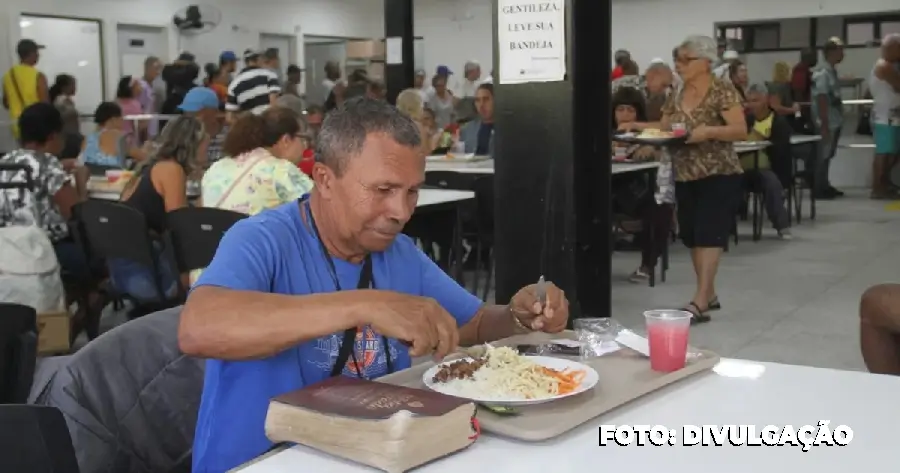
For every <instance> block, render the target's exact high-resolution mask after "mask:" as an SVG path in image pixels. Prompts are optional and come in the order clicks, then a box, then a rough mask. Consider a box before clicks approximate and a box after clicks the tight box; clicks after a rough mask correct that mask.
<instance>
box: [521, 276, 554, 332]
mask: <svg viewBox="0 0 900 473" xmlns="http://www.w3.org/2000/svg"><path fill="white" fill-rule="evenodd" d="M545 288H546V291H547V294H546V301H545V304H544V305H541V301H539V300H538V297H537V293H536V289H537V285H536V284H531V285H529V286H525V287H523V288H522V289H520V290H519V292H517V293H516V295H514V296H513V297H512V300H511V301H509V309H510V310H511V311H512V313H513V317H516V318H517V319H519V322H522V325H524V326H526V327H529V328H531V329H532V330H540V331H542V332H547V333H558V332H561V331H563V330H564V329H565V328H566V323H567V322H568V321H569V300H568V299H566V295H565V293H563V291H562V289H560V288H558V287H556V286H555V285H554V284H553V283H550V282H548V283H546V285H545Z"/></svg>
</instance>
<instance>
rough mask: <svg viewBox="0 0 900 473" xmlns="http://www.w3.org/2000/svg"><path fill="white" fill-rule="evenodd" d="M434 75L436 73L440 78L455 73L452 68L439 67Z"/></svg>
mask: <svg viewBox="0 0 900 473" xmlns="http://www.w3.org/2000/svg"><path fill="white" fill-rule="evenodd" d="M434 73H435V75H439V76H449V75H451V74H453V71H451V70H450V68H449V67H447V66H438V67H437V70H436V71H434Z"/></svg>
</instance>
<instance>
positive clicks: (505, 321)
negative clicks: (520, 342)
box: [459, 305, 528, 346]
mask: <svg viewBox="0 0 900 473" xmlns="http://www.w3.org/2000/svg"><path fill="white" fill-rule="evenodd" d="M520 333H528V331H527V330H525V329H523V328H522V327H519V325H518V324H516V322H515V316H514V315H513V313H512V312H511V310H510V308H509V306H508V305H485V306H483V307H482V308H481V309H479V310H478V313H476V314H475V317H473V318H472V320H470V321H469V322H468V323H467V324H465V325H463V326H462V327H460V328H459V344H460V345H462V346H471V345H478V344H480V343H487V342H492V341H494V340H500V339H501V338H506V337H511V336H513V335H516V334H520Z"/></svg>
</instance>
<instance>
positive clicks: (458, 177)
mask: <svg viewBox="0 0 900 473" xmlns="http://www.w3.org/2000/svg"><path fill="white" fill-rule="evenodd" d="M477 177H478V175H477V174H466V173H461V172H456V171H428V172H426V173H425V185H428V186H432V187H439V188H441V189H452V190H458V191H467V190H472V183H473V182H474V180H475V179H477Z"/></svg>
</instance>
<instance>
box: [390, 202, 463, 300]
mask: <svg viewBox="0 0 900 473" xmlns="http://www.w3.org/2000/svg"><path fill="white" fill-rule="evenodd" d="M474 200H475V193H474V192H472V191H464V190H450V189H420V190H419V201H418V203H417V204H416V211H415V213H413V216H412V218H411V219H410V220H409V222H407V223H406V226H405V227H404V228H403V231H404V233H407V234H409V235H410V236H412V237H416V236H418V235H421V234H423V233H424V232H425V230H426V229H431V230H432V231H433V230H434V229H435V228H446V229H449V230H450V231H452V234H453V237H452V238H453V239H452V242H451V245H450V246H451V254H452V255H453V261H452V262H450V263H449V264H450V267H448V268H445V270H448V271H449V272H450V274H451V275H452V276H453V277H454V279H456V280H457V281H458V282H459V283H460V284H463V269H464V268H463V266H464V262H465V251H464V250H463V244H462V232H463V226H462V216H463V205H465V204H467V203H472V202H474Z"/></svg>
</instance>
